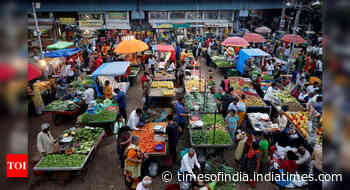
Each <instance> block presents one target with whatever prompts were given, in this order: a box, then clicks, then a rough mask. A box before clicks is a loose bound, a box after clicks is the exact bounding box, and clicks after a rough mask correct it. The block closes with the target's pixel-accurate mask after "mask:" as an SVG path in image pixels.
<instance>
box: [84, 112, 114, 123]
mask: <svg viewBox="0 0 350 190" xmlns="http://www.w3.org/2000/svg"><path fill="white" fill-rule="evenodd" d="M116 114H117V113H116V112H113V111H108V110H102V111H101V112H100V113H96V114H89V113H87V112H85V113H84V114H82V115H81V116H80V120H81V123H87V124H88V123H98V122H112V121H114V120H115V118H116Z"/></svg>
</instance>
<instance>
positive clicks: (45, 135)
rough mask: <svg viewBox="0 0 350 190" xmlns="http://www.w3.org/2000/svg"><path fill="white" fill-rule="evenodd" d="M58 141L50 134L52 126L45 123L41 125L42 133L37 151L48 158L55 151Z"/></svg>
mask: <svg viewBox="0 0 350 190" xmlns="http://www.w3.org/2000/svg"><path fill="white" fill-rule="evenodd" d="M55 144H56V140H55V139H54V138H53V137H52V135H51V133H50V124H48V123H43V124H41V131H40V132H39V134H38V137H37V149H38V151H39V152H40V155H41V156H42V157H43V156H46V155H47V154H51V153H53V152H54V151H55Z"/></svg>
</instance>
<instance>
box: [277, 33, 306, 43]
mask: <svg viewBox="0 0 350 190" xmlns="http://www.w3.org/2000/svg"><path fill="white" fill-rule="evenodd" d="M281 40H282V41H284V42H288V43H293V42H294V43H295V44H305V43H306V40H304V38H302V37H301V36H299V35H296V36H295V35H293V34H286V35H284V36H283V37H282V38H281Z"/></svg>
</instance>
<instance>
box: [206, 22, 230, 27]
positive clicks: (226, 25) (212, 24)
mask: <svg viewBox="0 0 350 190" xmlns="http://www.w3.org/2000/svg"><path fill="white" fill-rule="evenodd" d="M204 24H205V27H229V26H232V24H231V23H204Z"/></svg>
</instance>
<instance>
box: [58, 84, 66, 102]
mask: <svg viewBox="0 0 350 190" xmlns="http://www.w3.org/2000/svg"><path fill="white" fill-rule="evenodd" d="M66 89H67V88H66V86H65V85H64V84H63V82H62V81H61V80H60V81H58V82H57V85H56V98H57V99H60V98H63V97H64V96H65V95H67V90H66Z"/></svg>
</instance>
